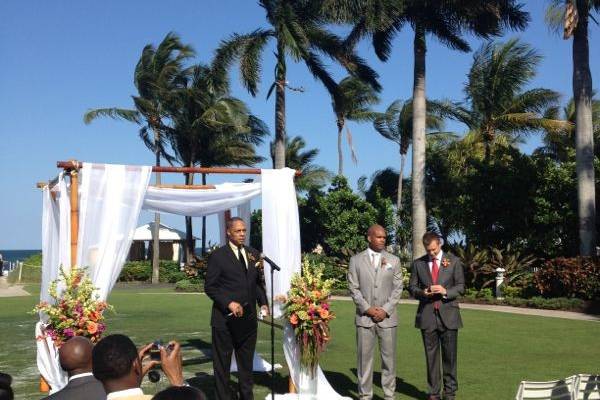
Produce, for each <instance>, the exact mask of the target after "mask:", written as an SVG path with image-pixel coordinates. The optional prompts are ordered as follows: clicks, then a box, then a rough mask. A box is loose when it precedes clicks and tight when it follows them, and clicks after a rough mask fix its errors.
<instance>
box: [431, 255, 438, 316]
mask: <svg viewBox="0 0 600 400" xmlns="http://www.w3.org/2000/svg"><path fill="white" fill-rule="evenodd" d="M439 273H440V268H439V267H438V265H437V257H434V258H433V259H432V260H431V280H432V281H433V284H434V285H437V283H438V275H439ZM433 308H435V309H436V310H439V309H440V301H439V300H438V301H436V302H435V303H433Z"/></svg>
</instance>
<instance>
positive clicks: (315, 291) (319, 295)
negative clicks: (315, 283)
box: [312, 290, 321, 298]
mask: <svg viewBox="0 0 600 400" xmlns="http://www.w3.org/2000/svg"><path fill="white" fill-rule="evenodd" d="M312 294H313V296H315V297H316V298H319V297H321V292H320V291H318V290H313V292H312Z"/></svg>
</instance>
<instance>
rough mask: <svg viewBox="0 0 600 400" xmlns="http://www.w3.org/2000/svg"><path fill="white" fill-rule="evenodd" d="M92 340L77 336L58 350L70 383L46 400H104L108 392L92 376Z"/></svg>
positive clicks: (61, 364) (62, 366)
mask: <svg viewBox="0 0 600 400" xmlns="http://www.w3.org/2000/svg"><path fill="white" fill-rule="evenodd" d="M93 348H94V345H93V344H92V342H91V341H90V339H88V338H86V337H83V336H75V337H73V338H71V339H69V340H67V341H66V342H65V344H63V345H62V346H61V347H60V349H59V350H58V356H59V360H60V366H61V368H62V369H64V370H65V371H66V372H67V374H68V375H69V383H68V384H67V386H65V387H64V388H62V389H61V390H59V391H58V392H56V393H54V394H51V395H50V396H48V397H46V398H44V400H63V399H64V400H69V399H71V400H79V399H81V400H104V399H106V392H105V391H104V387H103V386H102V383H100V381H99V380H97V379H96V378H94V375H93V374H92V350H93Z"/></svg>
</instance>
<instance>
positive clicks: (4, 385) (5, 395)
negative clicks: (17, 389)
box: [0, 372, 15, 400]
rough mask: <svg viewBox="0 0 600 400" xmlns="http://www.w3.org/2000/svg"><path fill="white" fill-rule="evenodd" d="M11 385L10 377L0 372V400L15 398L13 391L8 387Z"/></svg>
mask: <svg viewBox="0 0 600 400" xmlns="http://www.w3.org/2000/svg"><path fill="white" fill-rule="evenodd" d="M11 383H12V376H10V375H8V374H3V373H2V372H0V400H13V399H14V398H15V395H14V393H13V390H12V388H11V387H10V384H11Z"/></svg>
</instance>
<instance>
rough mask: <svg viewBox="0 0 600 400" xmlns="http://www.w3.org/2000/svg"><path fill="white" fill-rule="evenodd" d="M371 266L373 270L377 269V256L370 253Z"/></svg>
mask: <svg viewBox="0 0 600 400" xmlns="http://www.w3.org/2000/svg"><path fill="white" fill-rule="evenodd" d="M371 264H372V265H373V267H374V268H377V255H376V254H375V253H371Z"/></svg>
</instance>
